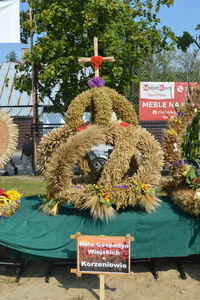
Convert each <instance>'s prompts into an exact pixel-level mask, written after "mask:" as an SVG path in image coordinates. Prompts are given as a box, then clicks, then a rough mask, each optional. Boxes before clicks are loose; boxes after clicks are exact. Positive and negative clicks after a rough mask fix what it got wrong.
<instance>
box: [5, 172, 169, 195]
mask: <svg viewBox="0 0 200 300" xmlns="http://www.w3.org/2000/svg"><path fill="white" fill-rule="evenodd" d="M0 188H1V189H3V190H5V191H7V190H17V191H18V192H19V193H20V194H23V197H28V196H34V195H40V194H46V192H47V189H46V184H45V182H44V180H43V178H42V177H40V176H8V177H4V176H3V177H0ZM156 196H158V197H159V196H166V193H165V192H163V191H161V190H160V188H159V187H158V188H157V191H156Z"/></svg>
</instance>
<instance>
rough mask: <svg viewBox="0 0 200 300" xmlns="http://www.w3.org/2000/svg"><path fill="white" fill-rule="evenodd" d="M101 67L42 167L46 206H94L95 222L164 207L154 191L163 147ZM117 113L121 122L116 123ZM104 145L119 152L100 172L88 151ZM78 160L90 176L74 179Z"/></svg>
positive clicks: (42, 156) (50, 139)
mask: <svg viewBox="0 0 200 300" xmlns="http://www.w3.org/2000/svg"><path fill="white" fill-rule="evenodd" d="M95 39H96V38H95ZM95 41H96V40H95ZM94 44H95V46H94V47H95V49H96V48H97V43H96V42H95V43H94ZM97 52H98V51H97V49H96V50H95V57H97V56H98V54H97ZM104 60H105V61H114V58H112V57H109V58H105V57H103V58H102V62H103V61H104ZM91 61H94V60H93V59H91V58H83V59H79V62H91ZM98 68H99V62H98V67H96V64H95V78H92V79H90V81H89V83H88V84H89V87H90V88H91V89H90V90H87V91H85V92H82V93H81V94H79V95H78V96H77V97H76V98H75V99H74V100H73V101H72V102H71V104H70V105H69V108H68V111H67V114H66V125H65V126H63V127H62V128H58V129H55V130H53V131H52V132H51V133H49V134H48V135H47V136H45V137H44V138H43V139H42V141H41V143H40V145H39V161H40V169H41V171H42V172H43V174H44V177H45V180H46V183H47V188H48V195H47V197H46V196H43V197H42V201H43V205H42V207H41V208H42V209H43V211H44V212H47V213H49V214H53V215H56V214H57V212H58V207H59V205H60V204H63V203H72V204H73V205H74V206H75V207H76V208H79V209H86V208H89V209H90V213H91V215H92V216H93V217H94V218H95V219H97V218H99V219H101V220H102V219H103V218H104V217H105V218H106V219H107V220H108V218H110V217H112V216H113V215H114V214H115V212H116V211H117V210H119V209H120V208H126V207H127V206H129V205H130V206H135V205H137V204H138V205H140V206H142V207H143V208H144V209H146V210H147V211H148V212H150V211H151V210H152V209H154V208H155V206H156V205H158V203H159V200H158V199H157V198H156V197H155V192H154V190H155V185H157V184H158V181H159V179H160V171H161V170H162V165H163V153H162V150H161V147H160V145H159V143H158V142H157V141H156V140H155V139H154V137H152V136H151V135H150V133H148V132H147V131H146V130H145V129H143V128H140V127H137V126H138V120H137V115H136V113H135V110H134V108H133V105H132V104H131V103H130V102H129V101H128V100H126V99H125V98H124V97H123V96H122V95H120V94H118V93H117V92H116V91H115V90H113V89H110V88H108V87H105V86H104V85H105V82H104V80H103V79H102V78H101V77H99V76H98V73H99V72H98V71H99V70H97V69H98ZM88 110H89V111H90V112H91V118H90V124H88V123H86V124H84V123H83V115H84V112H85V111H88ZM113 112H114V113H115V114H116V116H117V119H118V120H119V121H113V120H112V119H113ZM91 125H92V126H91ZM102 143H104V144H108V145H111V146H112V147H113V150H112V153H111V154H110V156H109V158H108V160H107V161H106V163H105V165H104V166H103V167H102V168H100V170H96V169H95V168H94V166H93V165H92V163H91V161H90V157H89V154H88V153H89V152H90V151H91V150H92V148H93V147H94V146H98V145H99V144H102ZM140 156H142V158H141V157H140ZM77 162H78V163H79V166H80V168H81V170H82V171H83V173H84V175H83V176H81V177H78V178H74V177H73V175H72V172H71V170H72V167H73V164H74V163H77ZM114 207H115V208H114Z"/></svg>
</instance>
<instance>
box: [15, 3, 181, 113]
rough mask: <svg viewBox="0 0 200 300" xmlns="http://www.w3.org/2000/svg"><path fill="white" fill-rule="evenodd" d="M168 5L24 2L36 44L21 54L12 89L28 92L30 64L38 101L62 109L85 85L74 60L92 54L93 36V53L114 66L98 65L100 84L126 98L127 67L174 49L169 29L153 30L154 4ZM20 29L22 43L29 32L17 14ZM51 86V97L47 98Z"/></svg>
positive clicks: (129, 77) (155, 19)
mask: <svg viewBox="0 0 200 300" xmlns="http://www.w3.org/2000/svg"><path fill="white" fill-rule="evenodd" d="M173 2H174V1H173V0H157V2H156V5H154V4H153V3H155V1H153V0H146V1H142V0H135V1H127V0H126V1H125V0H124V1H120V0H101V1H96V0H87V1H86V0H68V1H59V0H42V1H41V2H40V3H38V0H32V1H29V3H30V4H31V6H32V11H33V24H32V28H33V31H34V32H35V33H36V34H37V40H36V43H35V46H34V47H33V51H32V53H27V54H26V56H25V62H24V64H21V65H18V66H17V69H18V71H19V72H22V73H19V74H18V76H17V78H16V81H15V87H16V88H18V89H19V90H20V91H24V90H25V91H27V92H28V93H30V91H31V84H30V82H31V81H30V80H31V73H30V70H31V61H34V62H35V63H36V65H37V76H38V90H39V93H40V97H41V98H42V97H44V96H48V97H50V98H51V100H52V101H53V103H54V104H55V105H56V106H57V107H61V106H63V105H64V106H65V110H66V109H67V106H68V105H69V103H70V102H71V100H72V99H73V98H74V97H75V96H76V95H77V94H78V93H80V92H81V91H83V90H85V89H86V87H87V80H86V78H85V77H84V70H83V66H82V65H80V64H79V63H78V58H79V57H82V56H87V57H88V56H92V55H93V37H94V36H97V37H98V38H99V55H102V56H114V57H115V63H112V64H106V63H105V64H103V67H102V69H103V70H102V74H103V78H104V79H105V81H106V84H107V85H108V86H109V87H113V88H115V89H116V90H117V91H118V92H120V93H122V94H125V95H126V96H127V97H129V96H130V86H131V82H132V80H134V77H133V75H132V72H131V68H132V66H133V65H140V64H141V62H142V61H143V60H144V58H145V57H150V56H152V55H153V53H155V52H160V51H161V50H163V49H171V47H173V45H174V41H175V36H174V34H173V33H172V32H171V31H170V29H169V28H167V27H166V26H164V27H163V28H162V29H158V28H157V25H158V23H159V19H158V17H157V13H158V11H159V9H160V6H161V5H167V6H168V7H169V6H170V5H172V4H173ZM21 26H22V29H23V32H22V42H26V41H27V39H28V37H29V36H30V29H31V24H30V21H29V14H28V12H22V14H21ZM168 38H170V39H171V40H170V42H167V39H168ZM168 40H169V39H168ZM88 66H89V65H88ZM24 74H26V76H25V75H24ZM56 86H57V87H58V89H57V93H54V94H52V89H53V88H55V87H56Z"/></svg>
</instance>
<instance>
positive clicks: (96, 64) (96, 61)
mask: <svg viewBox="0 0 200 300" xmlns="http://www.w3.org/2000/svg"><path fill="white" fill-rule="evenodd" d="M113 61H115V59H114V57H102V56H98V39H97V37H94V56H92V57H81V58H79V60H78V62H79V63H88V62H91V63H92V66H93V68H94V70H95V77H97V76H99V69H100V68H101V65H102V62H113Z"/></svg>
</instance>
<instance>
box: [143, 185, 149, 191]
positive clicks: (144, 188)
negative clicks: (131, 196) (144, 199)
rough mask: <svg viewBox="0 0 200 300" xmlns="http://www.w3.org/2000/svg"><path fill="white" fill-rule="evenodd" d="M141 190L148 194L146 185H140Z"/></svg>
mask: <svg viewBox="0 0 200 300" xmlns="http://www.w3.org/2000/svg"><path fill="white" fill-rule="evenodd" d="M141 189H142V190H143V191H146V192H150V189H149V188H148V187H147V185H146V184H142V185H141Z"/></svg>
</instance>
